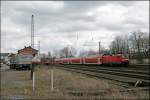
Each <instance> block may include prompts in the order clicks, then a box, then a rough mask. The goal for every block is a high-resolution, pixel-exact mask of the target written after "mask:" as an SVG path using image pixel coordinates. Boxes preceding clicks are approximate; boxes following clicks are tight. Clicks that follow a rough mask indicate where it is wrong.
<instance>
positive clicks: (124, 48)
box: [53, 31, 150, 60]
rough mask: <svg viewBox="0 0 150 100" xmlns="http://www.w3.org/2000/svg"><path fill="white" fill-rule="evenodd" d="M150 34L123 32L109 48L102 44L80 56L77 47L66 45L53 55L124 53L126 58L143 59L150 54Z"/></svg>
mask: <svg viewBox="0 0 150 100" xmlns="http://www.w3.org/2000/svg"><path fill="white" fill-rule="evenodd" d="M149 38H150V36H149V33H147V32H142V31H134V32H131V33H129V34H121V35H117V36H115V38H114V39H113V41H112V42H111V43H110V45H109V49H105V48H103V47H102V46H101V47H100V48H101V49H100V52H99V50H97V51H93V50H86V51H81V52H80V54H79V55H78V56H76V55H77V48H74V47H73V46H69V47H68V46H66V47H64V48H62V49H61V50H55V51H54V52H53V57H59V58H71V57H85V56H91V55H99V54H101V55H116V54H122V55H123V56H125V57H126V58H129V59H139V60H140V59H142V58H149V57H150V56H149V55H150V54H149V52H150V48H149V44H150V40H149Z"/></svg>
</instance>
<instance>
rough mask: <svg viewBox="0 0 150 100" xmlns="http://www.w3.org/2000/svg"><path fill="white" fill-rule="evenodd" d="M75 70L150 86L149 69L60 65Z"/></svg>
mask: <svg viewBox="0 0 150 100" xmlns="http://www.w3.org/2000/svg"><path fill="white" fill-rule="evenodd" d="M59 67H62V68H65V69H66V70H70V71H73V72H78V73H82V74H86V75H88V76H92V77H97V78H105V79H109V80H114V81H118V82H121V83H127V84H128V85H129V86H135V87H137V86H139V87H141V86H149V84H150V81H149V79H150V75H149V71H148V70H142V71H141V70H138V69H136V71H135V70H133V69H132V70H131V69H130V68H129V69H127V68H119V67H98V66H80V65H78V66H77V65H59Z"/></svg>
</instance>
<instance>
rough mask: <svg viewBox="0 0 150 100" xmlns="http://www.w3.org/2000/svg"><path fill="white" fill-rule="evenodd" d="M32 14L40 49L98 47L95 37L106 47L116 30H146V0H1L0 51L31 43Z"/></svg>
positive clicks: (16, 48) (124, 31)
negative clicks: (105, 0)
mask: <svg viewBox="0 0 150 100" xmlns="http://www.w3.org/2000/svg"><path fill="white" fill-rule="evenodd" d="M32 14H34V16H35V36H36V37H35V44H38V41H39V40H40V41H41V52H48V51H54V50H59V49H61V48H63V47H65V46H74V47H75V48H78V50H79V51H80V50H89V49H93V50H97V49H98V41H101V45H102V46H103V47H105V48H108V46H109V44H110V42H111V41H112V40H113V38H114V37H115V36H116V35H118V34H122V35H123V34H127V33H130V32H132V31H136V30H142V31H145V32H148V31H149V2H148V1H132V2H130V1H125V2H119V1H115V2H114V1H109V2H104V1H92V2H91V1H85V2H84V1H70V2H69V1H57V2H54V1H36V2H35V1H3V2H2V4H1V41H2V42H1V52H17V50H18V49H21V48H23V47H24V46H29V45H30V21H31V15H32ZM77 34H78V37H79V38H78V40H77ZM92 37H93V39H92ZM83 45H86V46H83ZM35 48H37V46H36V45H35Z"/></svg>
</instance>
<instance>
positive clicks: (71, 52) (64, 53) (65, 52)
mask: <svg viewBox="0 0 150 100" xmlns="http://www.w3.org/2000/svg"><path fill="white" fill-rule="evenodd" d="M76 53H77V52H76V49H75V48H73V47H64V48H63V49H61V50H60V52H59V54H60V57H62V58H64V57H65V58H68V57H74V56H75V55H76Z"/></svg>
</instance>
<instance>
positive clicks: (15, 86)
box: [1, 66, 149, 99]
mask: <svg viewBox="0 0 150 100" xmlns="http://www.w3.org/2000/svg"><path fill="white" fill-rule="evenodd" d="M50 70H51V68H50V67H47V66H39V67H36V68H35V93H34V94H33V93H32V81H31V80H30V71H15V70H8V71H3V72H1V97H4V98H21V97H17V96H23V97H22V98H30V99H48V98H51V99H149V91H144V90H143V91H142V90H141V91H129V92H120V90H125V88H123V87H121V86H117V85H115V84H112V82H110V81H108V80H105V79H94V78H89V77H88V76H85V75H82V74H79V73H74V72H69V71H66V70H62V69H57V68H54V69H53V70H54V91H51V73H50ZM14 96H16V97H14Z"/></svg>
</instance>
